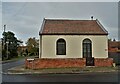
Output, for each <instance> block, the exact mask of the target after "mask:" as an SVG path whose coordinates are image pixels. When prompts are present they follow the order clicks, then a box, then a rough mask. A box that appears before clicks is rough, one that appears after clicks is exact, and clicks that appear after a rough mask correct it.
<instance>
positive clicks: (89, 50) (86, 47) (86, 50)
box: [83, 39, 92, 58]
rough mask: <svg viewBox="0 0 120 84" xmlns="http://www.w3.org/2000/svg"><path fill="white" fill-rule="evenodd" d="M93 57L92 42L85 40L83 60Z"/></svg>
mask: <svg viewBox="0 0 120 84" xmlns="http://www.w3.org/2000/svg"><path fill="white" fill-rule="evenodd" d="M86 57H92V42H91V40H90V39H84V40H83V58H86Z"/></svg>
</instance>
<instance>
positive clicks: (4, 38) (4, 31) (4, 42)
mask: <svg viewBox="0 0 120 84" xmlns="http://www.w3.org/2000/svg"><path fill="white" fill-rule="evenodd" d="M5 29H6V25H4V31H3V33H4V32H5ZM4 49H5V38H4V41H3V50H4Z"/></svg>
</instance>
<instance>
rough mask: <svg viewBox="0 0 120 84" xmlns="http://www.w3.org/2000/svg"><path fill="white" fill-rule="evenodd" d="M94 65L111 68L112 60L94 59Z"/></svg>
mask: <svg viewBox="0 0 120 84" xmlns="http://www.w3.org/2000/svg"><path fill="white" fill-rule="evenodd" d="M94 63H95V66H112V64H113V59H112V58H95V60H94Z"/></svg>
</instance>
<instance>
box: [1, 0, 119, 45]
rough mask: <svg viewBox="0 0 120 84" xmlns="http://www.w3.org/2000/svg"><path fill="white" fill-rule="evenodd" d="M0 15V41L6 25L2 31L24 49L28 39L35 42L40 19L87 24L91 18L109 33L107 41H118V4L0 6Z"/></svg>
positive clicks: (29, 3) (52, 3) (31, 3)
mask: <svg viewBox="0 0 120 84" xmlns="http://www.w3.org/2000/svg"><path fill="white" fill-rule="evenodd" d="M0 6H1V4H0ZM0 11H2V29H1V30H0V33H1V36H0V38H1V37H2V32H3V25H4V24H6V25H7V26H6V31H12V32H14V33H15V35H16V37H17V38H18V39H20V40H22V41H24V45H25V42H26V41H27V40H28V38H30V37H36V38H37V39H38V38H39V31H40V28H41V24H42V21H43V19H44V18H68V19H79V20H90V17H91V16H94V20H95V19H98V20H99V21H100V22H101V24H102V25H103V26H104V28H105V29H106V30H107V31H108V32H109V38H111V39H114V38H115V39H116V40H118V2H2V10H0ZM0 15H1V14H0Z"/></svg>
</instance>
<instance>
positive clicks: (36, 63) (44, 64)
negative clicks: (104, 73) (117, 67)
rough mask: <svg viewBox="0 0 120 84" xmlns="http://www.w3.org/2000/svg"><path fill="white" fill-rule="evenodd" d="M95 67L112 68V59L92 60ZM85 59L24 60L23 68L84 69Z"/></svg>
mask: <svg viewBox="0 0 120 84" xmlns="http://www.w3.org/2000/svg"><path fill="white" fill-rule="evenodd" d="M94 63H95V64H94V65H95V66H112V63H113V59H112V58H107V59H103V58H102V59H100V58H95V59H94ZM85 66H86V58H67V59H43V58H42V59H39V58H35V59H26V60H25V67H26V68H29V69H40V68H64V67H85Z"/></svg>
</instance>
